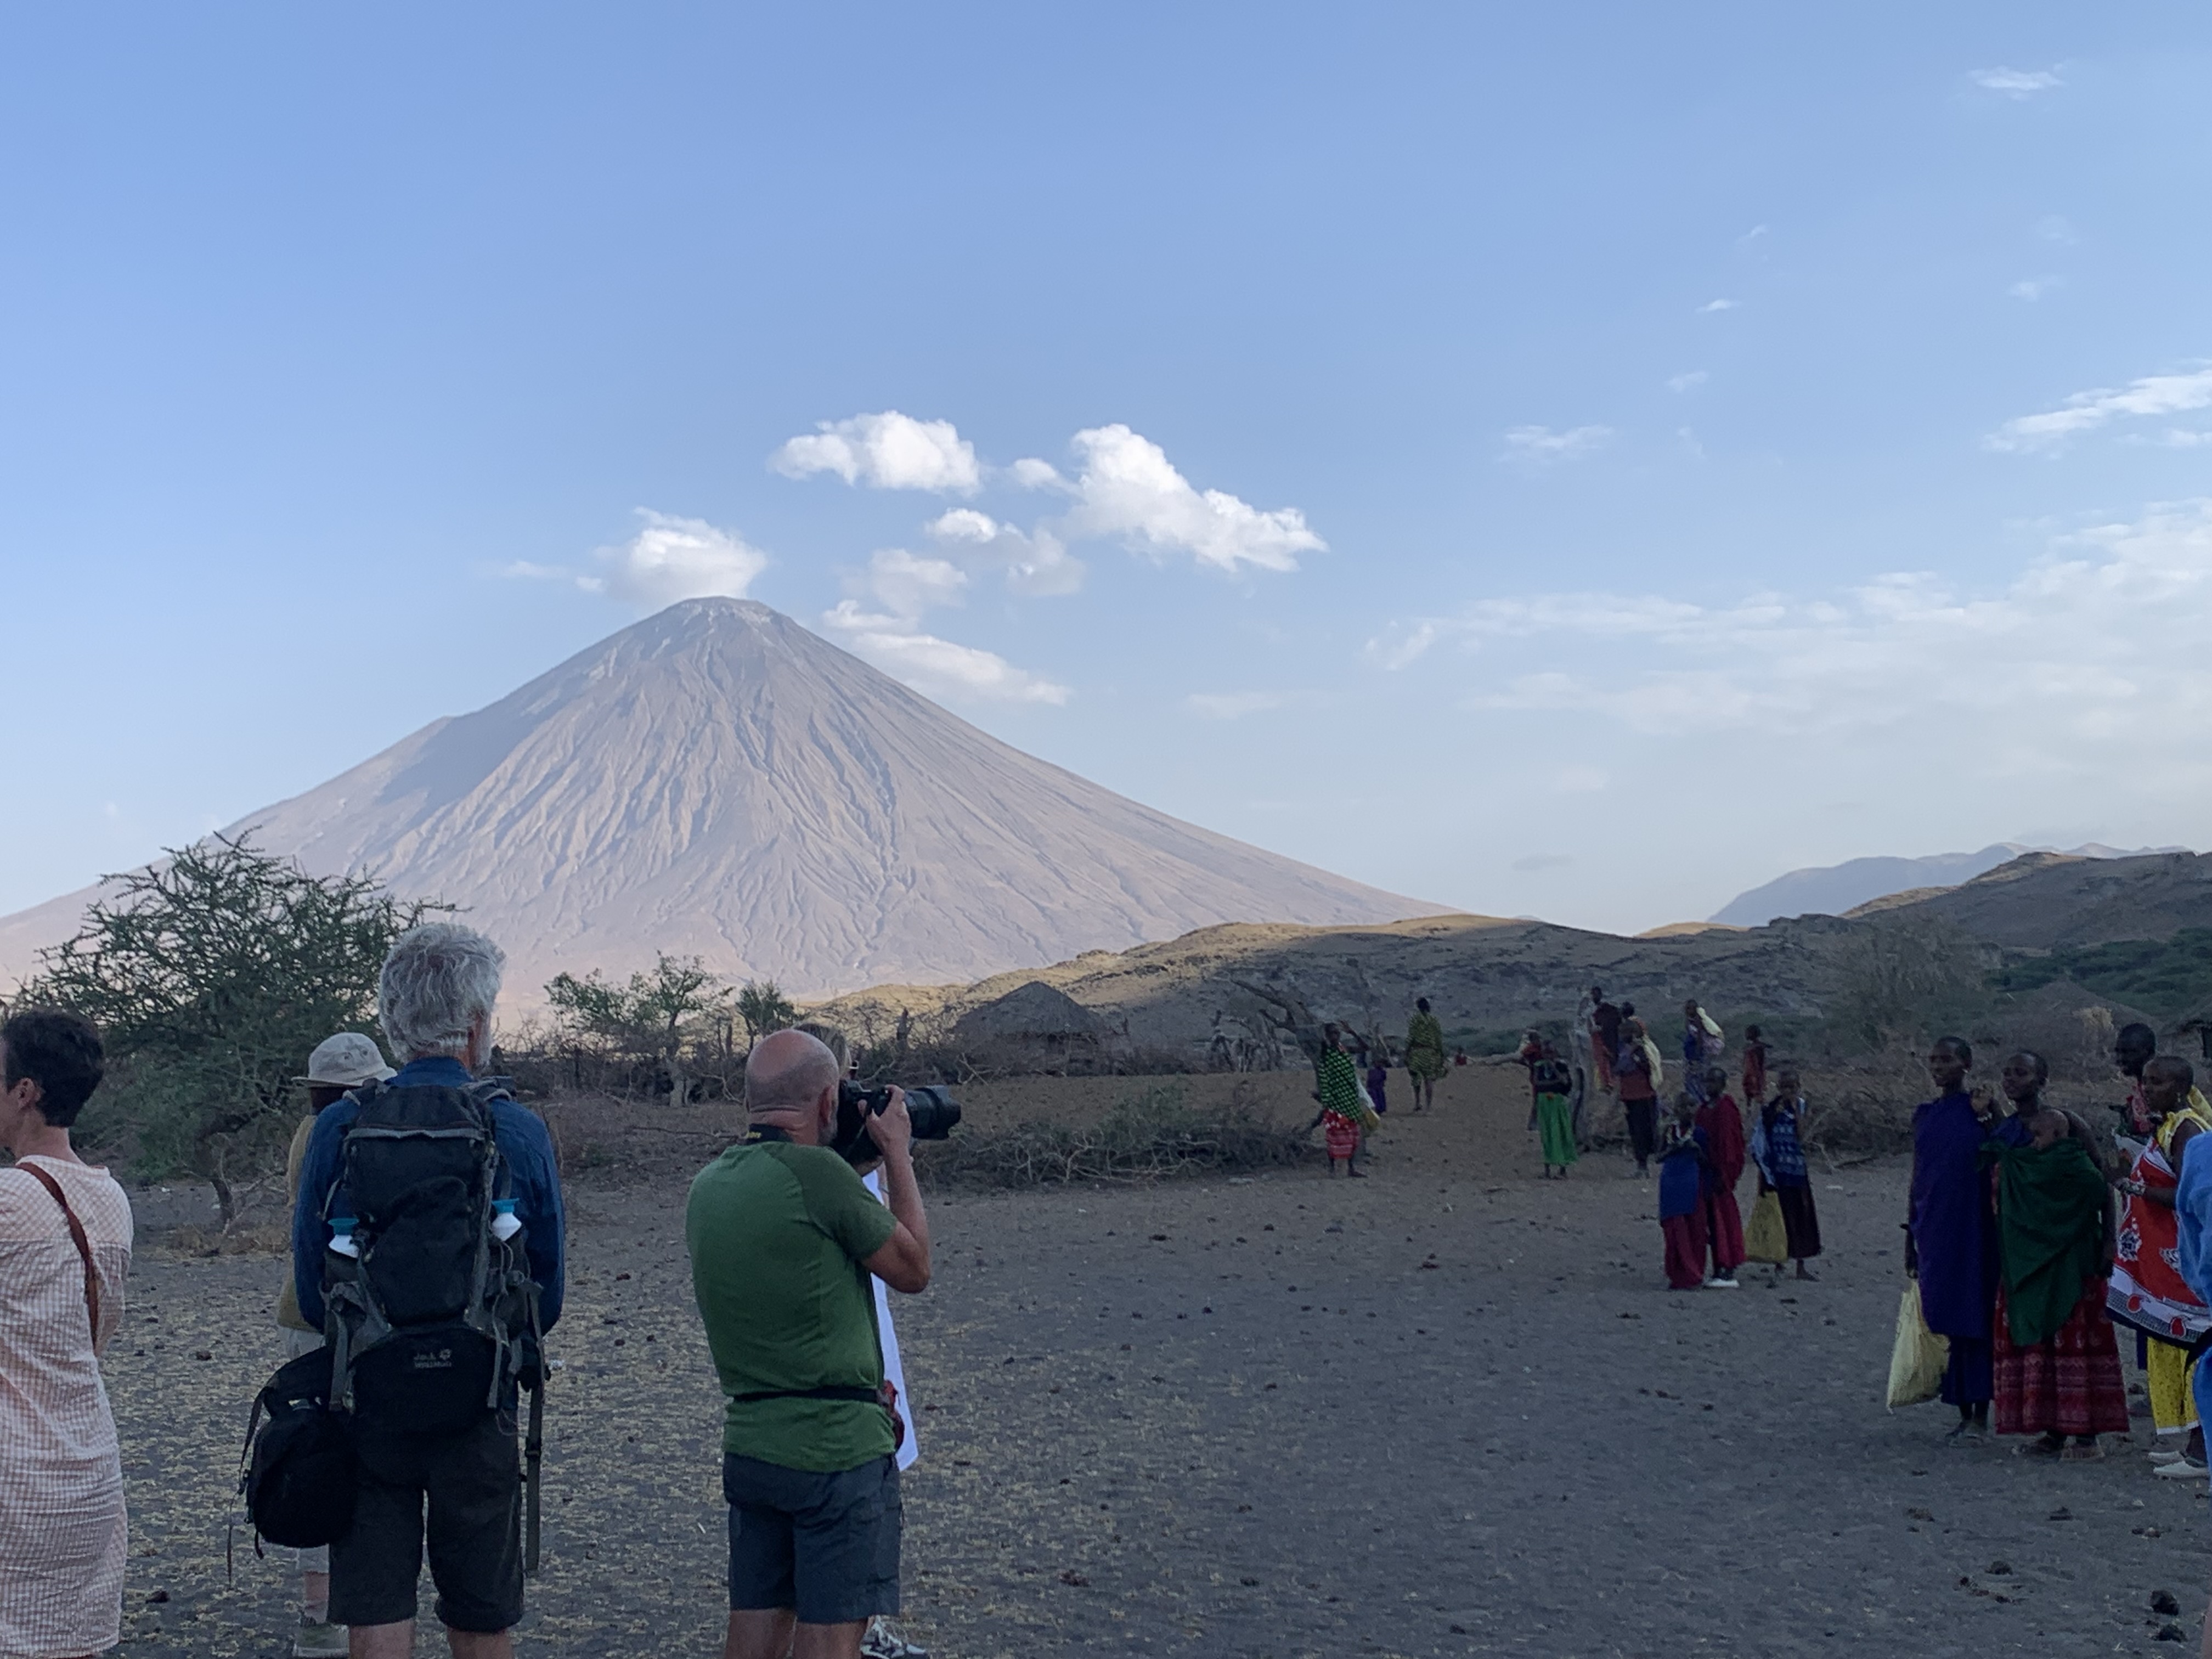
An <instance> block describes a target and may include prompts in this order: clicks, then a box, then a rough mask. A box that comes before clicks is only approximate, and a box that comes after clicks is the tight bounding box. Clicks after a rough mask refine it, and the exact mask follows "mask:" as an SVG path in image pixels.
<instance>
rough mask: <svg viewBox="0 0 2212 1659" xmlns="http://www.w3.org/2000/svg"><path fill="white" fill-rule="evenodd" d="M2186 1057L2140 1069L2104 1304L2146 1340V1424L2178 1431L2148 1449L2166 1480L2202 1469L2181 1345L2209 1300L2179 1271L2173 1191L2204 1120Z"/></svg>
mask: <svg viewBox="0 0 2212 1659" xmlns="http://www.w3.org/2000/svg"><path fill="white" fill-rule="evenodd" d="M2195 1085H2196V1077H2195V1074H2194V1073H2193V1072H2192V1070H2191V1066H2190V1064H2189V1062H2188V1061H2187V1060H2179V1059H2176V1058H2175V1057H2174V1056H2173V1055H2172V1054H2161V1055H2159V1056H2158V1057H2157V1058H2155V1059H2154V1060H2151V1061H2150V1063H2149V1064H2148V1066H2145V1067H2144V1068H2143V1074H2142V1094H2143V1103H2144V1106H2145V1108H2146V1110H2147V1114H2148V1118H2149V1129H2150V1135H2151V1139H2150V1140H2149V1142H2148V1144H2147V1145H2146V1146H2144V1147H2143V1149H2142V1152H2138V1153H2137V1154H2136V1160H2135V1167H2134V1168H2133V1169H2131V1170H2129V1171H2128V1176H2127V1179H2126V1180H2124V1181H2123V1182H2120V1183H2119V1188H2120V1191H2121V1193H2122V1194H2124V1195H2125V1196H2124V1205H2125V1208H2124V1211H2123V1212H2122V1214H2121V1217H2120V1234H2119V1245H2118V1250H2117V1251H2116V1253H2115V1255H2116V1260H2115V1261H2113V1263H2112V1282H2111V1284H2110V1285H2109V1287H2108V1288H2107V1289H2106V1292H2105V1311H2106V1313H2107V1314H2108V1315H2110V1316H2111V1317H2112V1322H2113V1323H2115V1324H2118V1325H2127V1326H2130V1327H2132V1328H2134V1329H2136V1331H2138V1332H2140V1333H2142V1334H2143V1335H2144V1336H2146V1337H2148V1338H2149V1339H2150V1340H2149V1343H2148V1352H2147V1354H2146V1356H2145V1358H2146V1362H2147V1363H2146V1364H2145V1366H2144V1369H2145V1370H2148V1372H2149V1373H2150V1379H2149V1380H2150V1390H2149V1391H2150V1416H2151V1423H2152V1425H2154V1427H2155V1428H2156V1429H2157V1431H2158V1432H2159V1434H2160V1436H2170V1435H2179V1434H2184V1433H2185V1434H2187V1435H2188V1437H2189V1438H2188V1441H2187V1443H2185V1445H2184V1446H2183V1448H2182V1449H2180V1450H2179V1452H2176V1451H2172V1450H2167V1451H2165V1452H2163V1453H2161V1452H2155V1451H2154V1452H2153V1453H2152V1454H2151V1461H2152V1462H2154V1463H2156V1464H2158V1465H2160V1468H2159V1470H2158V1473H2160V1474H2166V1471H2167V1470H2168V1469H2172V1470H2175V1471H2176V1473H2175V1474H2174V1476H2173V1478H2174V1479H2177V1480H2183V1479H2189V1478H2191V1477H2193V1478H2195V1479H2197V1480H2203V1478H2204V1464H2205V1457H2204V1430H2203V1425H2201V1424H2200V1423H2199V1422H2198V1421H2197V1402H2196V1401H2195V1399H2194V1397H2193V1392H2194V1391H2193V1390H2192V1389H2191V1387H2190V1372H2191V1369H2192V1367H2191V1364H2190V1363H2189V1346H2190V1345H2191V1343H2193V1342H2194V1341H2195V1340H2197V1337H2199V1336H2200V1335H2202V1334H2203V1333H2204V1332H2205V1331H2206V1330H2207V1329H2208V1328H2212V1309H2208V1308H2207V1307H2206V1306H2205V1305H2204V1304H2203V1302H2201V1301H2200V1300H2198V1299H2197V1292H2196V1291H2192V1290H2191V1289H2190V1288H2189V1283H2188V1281H2187V1280H2186V1279H2183V1278H2182V1276H2181V1269H2180V1267H2179V1261H2180V1253H2181V1234H2180V1228H2179V1225H2178V1218H2176V1216H2175V1214H2174V1209H2173V1194H2174V1190H2175V1188H2176V1186H2177V1185H2178V1183H2179V1180H2180V1171H2181V1155H2182V1149H2183V1148H2184V1147H2185V1146H2188V1144H2189V1143H2190V1142H2191V1140H2194V1139H2196V1138H2197V1136H2198V1135H2200V1134H2202V1133H2203V1132H2204V1131H2205V1130H2207V1129H2212V1106H2208V1105H2207V1104H2206V1103H2205V1099H2204V1097H2203V1095H2201V1094H2199V1093H2197V1089H2196V1087H2195Z"/></svg>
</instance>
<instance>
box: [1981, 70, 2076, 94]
mask: <svg viewBox="0 0 2212 1659" xmlns="http://www.w3.org/2000/svg"><path fill="white" fill-rule="evenodd" d="M1966 78H1967V79H1968V80H1970V81H1972V82H1973V83H1974V84H1975V85H1976V86H1978V87H1980V88H1983V89H1984V91H1988V92H2002V93H2004V94H2007V95H2008V96H2009V97H2013V98H2030V97H2033V96H2034V95H2035V94H2037V93H2039V92H2048V91H2050V90H2051V88H2053V87H2063V86H2064V85H2065V84H2066V83H2065V82H2063V81H2061V80H2060V79H2059V78H2058V77H2057V76H2056V75H2054V74H2052V73H2051V71H2050V70H2016V69H1984V70H1972V72H1971V73H1969V75H1968V76H1967V77H1966Z"/></svg>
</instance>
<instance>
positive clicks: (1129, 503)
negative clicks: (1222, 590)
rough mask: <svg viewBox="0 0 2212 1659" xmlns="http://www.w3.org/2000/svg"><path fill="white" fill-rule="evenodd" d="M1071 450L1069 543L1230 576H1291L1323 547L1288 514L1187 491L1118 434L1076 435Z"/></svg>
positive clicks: (1134, 437) (1132, 436)
mask: <svg viewBox="0 0 2212 1659" xmlns="http://www.w3.org/2000/svg"><path fill="white" fill-rule="evenodd" d="M1074 448H1075V453H1076V455H1077V457H1078V458H1079V460H1080V461H1081V463H1082V470H1081V471H1080V472H1079V474H1078V475H1077V477H1076V479H1075V482H1074V484H1073V490H1074V494H1075V497H1076V505H1075V507H1074V510H1073V512H1071V513H1069V514H1068V515H1067V517H1066V520H1064V521H1063V522H1062V525H1061V526H1060V529H1061V531H1062V532H1063V533H1064V534H1066V536H1067V538H1069V539H1070V540H1075V539H1079V538H1083V537H1088V536H1097V537H1116V538H1120V539H1121V540H1122V541H1124V542H1126V543H1127V544H1129V545H1131V546H1132V547H1134V548H1137V549H1139V550H1144V551H1146V552H1151V553H1154V554H1164V553H1188V554H1189V555H1191V556H1192V557H1194V558H1195V559H1196V560H1197V561H1198V562H1200V564H1206V565H1212V566H1213V567H1214V568H1216V569H1218V570H1227V571H1232V572H1233V571H1235V570H1237V569H1238V568H1240V567H1242V566H1244V565H1252V566H1255V567H1256V568H1259V569H1261V570H1295V569H1297V568H1298V560H1297V556H1298V555H1299V554H1300V553H1305V552H1319V551H1322V550H1324V549H1325V548H1326V547H1327V546H1328V544H1327V543H1325V542H1323V541H1322V538H1320V537H1319V536H1316V534H1315V533H1314V532H1312V531H1310V530H1309V529H1308V528H1307V527H1306V520H1305V514H1304V513H1301V512H1299V511H1298V509H1297V507H1274V508H1270V509H1262V508H1260V507H1253V506H1250V505H1249V504H1248V503H1247V502H1244V501H1240V500H1239V499H1237V497H1236V496H1234V495H1229V494H1228V493H1226V492H1225V491H1223V490H1218V489H1207V490H1200V489H1194V488H1193V487H1192V485H1191V483H1190V481H1189V480H1188V479H1187V478H1185V477H1183V476H1182V473H1180V472H1178V471H1176V469H1175V468H1174V467H1173V466H1172V465H1170V464H1169V461H1168V458H1167V453H1166V452H1165V451H1164V450H1163V449H1161V447H1159V446H1158V444H1156V443H1154V442H1152V440H1151V439H1149V438H1145V437H1140V436H1139V435H1138V434H1136V433H1134V432H1132V431H1131V430H1130V429H1129V428H1127V427H1126V426H1121V425H1119V424H1116V425H1113V426H1101V427H1092V428H1089V429H1087V430H1085V431H1082V432H1079V433H1077V434H1076V435H1075V438H1074Z"/></svg>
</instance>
